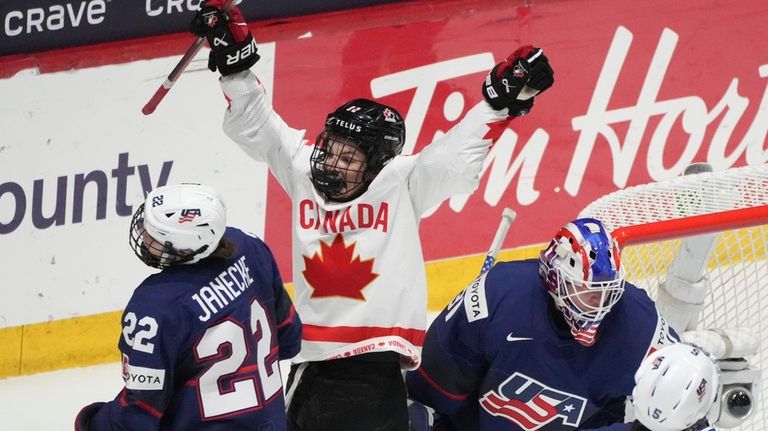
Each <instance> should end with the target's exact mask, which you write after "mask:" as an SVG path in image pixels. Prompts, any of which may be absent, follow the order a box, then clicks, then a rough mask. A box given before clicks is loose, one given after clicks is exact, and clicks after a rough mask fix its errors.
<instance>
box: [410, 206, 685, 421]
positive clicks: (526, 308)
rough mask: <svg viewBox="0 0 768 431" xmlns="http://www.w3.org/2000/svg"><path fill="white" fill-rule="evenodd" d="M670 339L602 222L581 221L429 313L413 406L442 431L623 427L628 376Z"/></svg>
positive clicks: (415, 374) (671, 335)
mask: <svg viewBox="0 0 768 431" xmlns="http://www.w3.org/2000/svg"><path fill="white" fill-rule="evenodd" d="M676 341H677V335H676V334H675V333H674V331H673V330H672V329H671V328H670V327H669V326H668V325H667V323H666V322H665V320H664V319H663V318H662V317H661V315H660V314H659V312H658V311H657V309H656V306H655V305H654V302H653V301H652V300H651V299H650V298H649V297H648V295H646V293H645V292H644V291H643V290H641V289H639V288H637V287H635V286H633V285H632V284H630V283H626V282H625V280H624V272H623V270H622V266H621V262H620V259H619V251H618V249H617V247H616V245H615V243H614V242H613V240H612V238H611V237H610V236H609V235H608V233H607V232H606V230H605V227H604V226H603V224H602V223H601V222H600V221H598V220H595V219H578V220H575V221H573V222H571V223H568V224H567V225H565V226H564V227H563V228H562V229H560V230H559V231H558V233H557V234H556V235H555V237H554V239H553V240H552V242H551V243H550V244H549V245H548V246H547V247H546V248H545V249H544V250H543V251H542V252H541V255H540V258H539V259H531V260H522V261H514V262H500V263H498V264H497V265H495V266H494V267H493V268H492V269H491V270H490V271H488V272H487V273H485V274H483V275H481V276H480V277H478V278H477V279H476V280H475V281H474V282H473V283H472V284H470V285H469V286H468V287H467V288H465V289H464V291H462V292H461V293H460V294H459V295H458V296H457V297H456V298H455V299H454V300H453V301H452V302H451V303H450V304H449V305H448V306H447V307H446V308H445V310H443V311H442V313H440V315H438V316H437V318H436V319H435V320H434V322H433V323H432V325H431V326H430V328H429V330H428V332H427V336H426V340H425V342H424V353H423V362H422V365H421V367H420V368H419V369H418V370H415V371H411V372H409V373H408V375H407V384H408V391H409V394H410V397H411V398H412V399H413V400H415V401H416V402H417V404H415V405H414V406H412V409H411V411H412V413H416V412H418V411H419V410H418V408H419V407H421V405H422V404H423V405H426V406H428V407H429V408H430V409H432V410H434V411H435V412H436V413H437V415H438V416H439V419H438V424H436V426H437V428H436V429H444V430H461V431H471V430H482V431H512V430H540V431H564V430H576V429H580V430H588V429H601V428H602V429H606V430H607V429H611V430H621V429H624V430H629V429H630V425H629V424H626V425H625V424H624V422H625V401H626V400H627V398H628V397H629V396H630V395H631V394H632V390H633V388H634V386H635V382H634V374H635V371H636V370H637V368H638V366H639V365H640V363H641V361H642V360H643V358H645V357H646V356H647V355H649V354H651V353H653V352H654V351H655V350H657V349H659V348H660V347H661V346H663V345H666V344H671V343H674V342H676ZM421 410H422V412H425V411H426V409H421ZM416 422H417V420H416V418H415V417H414V416H412V423H413V424H415V423H416ZM441 427H442V428H441ZM609 427H610V428H609Z"/></svg>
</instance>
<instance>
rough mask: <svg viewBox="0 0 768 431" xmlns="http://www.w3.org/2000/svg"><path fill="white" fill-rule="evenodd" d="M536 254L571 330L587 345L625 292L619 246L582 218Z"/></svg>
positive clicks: (597, 224)
mask: <svg viewBox="0 0 768 431" xmlns="http://www.w3.org/2000/svg"><path fill="white" fill-rule="evenodd" d="M539 259H540V263H539V273H540V274H541V277H542V279H543V281H544V284H545V285H546V287H547V290H548V291H549V294H550V295H551V296H552V298H553V299H554V301H555V306H556V307H557V309H558V310H560V312H562V314H563V317H564V318H565V321H566V323H567V324H568V326H569V327H570V328H571V334H572V335H573V337H574V338H575V339H576V341H578V342H579V343H580V344H582V345H584V346H591V345H592V344H594V342H595V336H596V334H597V328H598V326H599V325H600V323H601V322H602V320H603V318H605V316H606V315H607V314H608V312H609V311H611V308H612V307H613V306H614V305H616V303H617V302H619V299H621V295H622V294H623V293H624V273H623V270H622V268H621V263H620V261H619V250H618V247H617V246H616V244H615V243H614V241H613V239H611V237H610V236H609V235H608V233H607V232H606V231H605V227H604V226H603V224H602V223H601V222H600V221H598V220H596V219H592V218H583V219H578V220H575V221H573V222H571V223H568V224H567V225H565V226H564V227H563V228H562V229H560V231H559V232H558V233H557V234H556V235H555V238H554V239H553V240H552V242H550V244H549V246H548V247H547V248H546V249H544V250H542V251H541V255H540V257H539Z"/></svg>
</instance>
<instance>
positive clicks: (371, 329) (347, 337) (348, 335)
mask: <svg viewBox="0 0 768 431" xmlns="http://www.w3.org/2000/svg"><path fill="white" fill-rule="evenodd" d="M425 334H426V331H424V330H423V329H411V328H378V327H375V326H317V325H307V324H304V327H303V332H302V335H301V338H302V339H304V340H306V341H329V342H333V343H357V342H358V341H365V340H369V339H371V338H377V337H387V336H396V337H401V338H403V339H405V340H407V341H408V342H410V343H411V344H413V345H414V346H419V347H420V346H421V345H422V344H424V335H425Z"/></svg>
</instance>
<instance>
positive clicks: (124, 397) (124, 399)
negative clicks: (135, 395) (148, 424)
mask: <svg viewBox="0 0 768 431" xmlns="http://www.w3.org/2000/svg"><path fill="white" fill-rule="evenodd" d="M120 406H121V407H128V406H136V407H138V408H140V409H141V410H144V411H145V412H147V413H149V414H150V415H152V416H154V417H156V418H157V419H160V418H162V417H163V412H161V411H160V410H157V409H156V408H154V407H152V406H151V405H149V404H147V403H145V402H144V401H139V400H133V401H128V390H127V389H125V388H123V390H122V392H120Z"/></svg>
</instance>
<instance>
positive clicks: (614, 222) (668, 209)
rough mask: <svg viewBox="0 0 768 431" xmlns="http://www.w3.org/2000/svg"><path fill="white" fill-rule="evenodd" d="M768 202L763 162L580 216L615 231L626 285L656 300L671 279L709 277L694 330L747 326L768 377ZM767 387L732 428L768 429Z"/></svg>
mask: <svg viewBox="0 0 768 431" xmlns="http://www.w3.org/2000/svg"><path fill="white" fill-rule="evenodd" d="M699 167H701V165H699ZM705 169H706V167H705ZM694 170H696V169H694ZM767 205H768V165H764V166H750V167H743V168H735V169H729V170H726V171H720V172H702V173H697V174H692V175H685V176H680V177H677V178H674V179H671V180H668V181H663V182H657V183H650V184H645V185H640V186H635V187H628V188H626V189H623V190H619V191H616V192H614V193H611V194H609V195H606V196H604V197H602V198H600V199H598V200H596V201H595V202H593V203H591V204H590V205H588V206H587V207H586V208H585V209H584V210H583V211H582V212H581V213H580V214H579V217H594V218H597V219H599V220H601V221H602V222H603V223H604V224H605V225H606V228H607V229H608V231H610V232H613V236H614V238H616V239H617V241H618V242H619V244H620V246H621V249H622V252H621V253H622V254H621V258H622V264H623V265H624V267H625V270H626V274H627V280H628V281H630V282H631V283H633V284H635V285H637V286H639V287H642V288H644V289H646V290H647V291H648V292H649V294H650V295H651V297H652V298H656V297H657V293H658V289H659V286H661V285H662V284H663V283H664V282H665V281H666V280H667V278H669V277H672V276H673V275H674V276H675V277H681V278H684V279H688V280H689V281H691V282H695V281H697V280H700V279H701V277H702V276H706V277H707V278H708V279H709V281H710V286H711V288H710V290H709V293H708V294H707V297H706V299H705V302H704V306H703V308H702V309H701V311H700V313H699V316H698V317H699V319H698V323H697V324H696V328H699V329H712V328H726V327H737V326H739V327H747V328H749V329H750V330H751V332H752V333H753V334H755V336H756V337H757V338H758V340H759V343H760V345H759V347H758V352H757V353H756V354H755V355H754V356H753V357H748V358H747V359H749V362H750V363H751V364H753V365H754V366H756V367H757V368H759V369H761V370H763V380H766V376H768V343H766V342H764V340H762V337H763V336H764V334H768V312H766V310H768V298H766V295H768V260H766V257H767V256H768V253H767V248H768V229H766V225H767V224H768V206H767ZM689 329H690V327H689ZM766 388H767V386H766V385H765V381H763V382H762V384H760V385H759V387H757V388H755V389H757V391H760V394H759V395H758V399H759V401H758V403H759V405H758V406H757V408H756V410H755V411H754V412H753V413H752V415H751V417H750V418H749V419H748V420H747V421H746V422H744V423H743V424H742V425H741V426H740V427H739V428H735V429H740V430H754V431H758V430H766V429H768V409H766V408H763V406H765V402H766V400H768V391H767V390H766ZM756 395H757V394H756Z"/></svg>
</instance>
